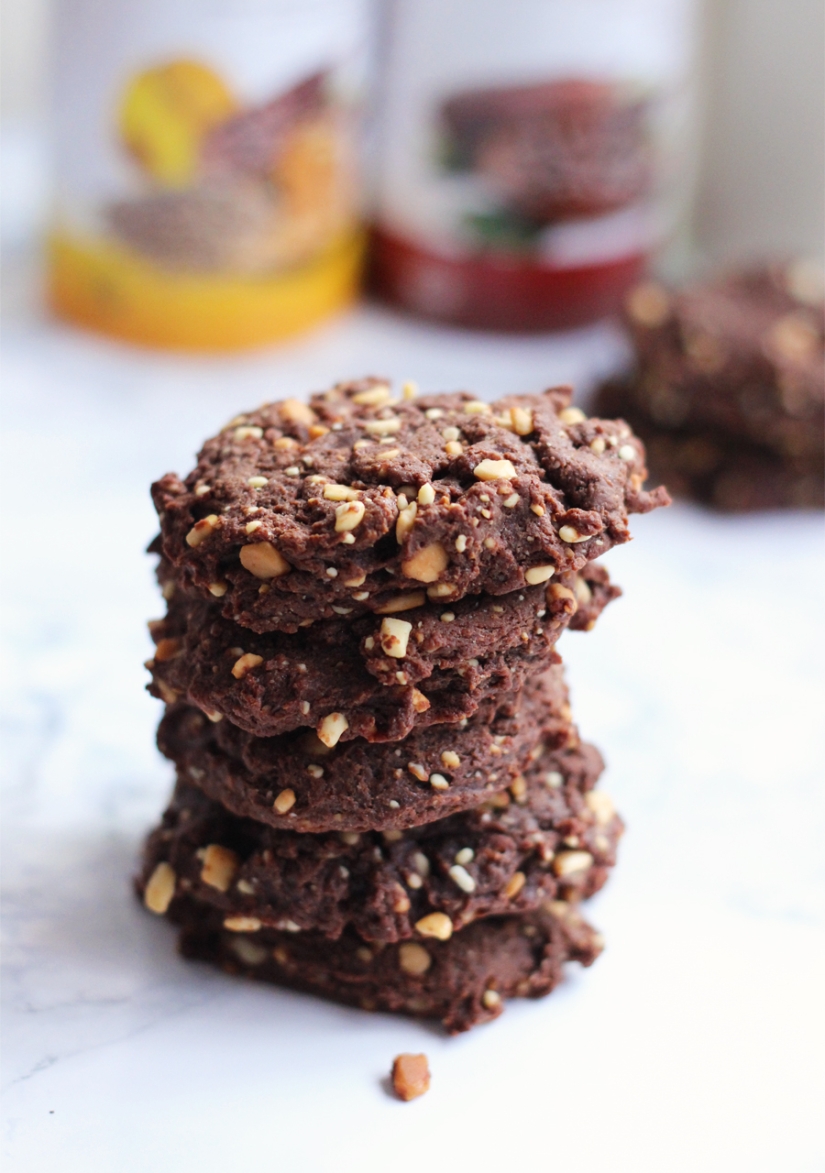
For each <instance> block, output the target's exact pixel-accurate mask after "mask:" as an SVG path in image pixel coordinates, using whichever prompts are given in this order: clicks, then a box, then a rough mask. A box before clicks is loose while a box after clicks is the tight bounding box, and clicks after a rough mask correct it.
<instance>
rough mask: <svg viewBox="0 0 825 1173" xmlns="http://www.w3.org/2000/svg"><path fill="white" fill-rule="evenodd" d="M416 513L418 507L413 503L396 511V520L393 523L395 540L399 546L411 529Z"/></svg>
mask: <svg viewBox="0 0 825 1173" xmlns="http://www.w3.org/2000/svg"><path fill="white" fill-rule="evenodd" d="M405 499H406V498H405ZM416 513H418V505H417V503H416V502H415V501H413V502H412V504H411V505H405V506H404V507H403V508H402V509H400V510H399V511H398V519H397V521H396V523H395V540H396V541H397V542H398V544H399V546H400V545H401V543H402V542H403V541H404V538H406V536H407V534H408V533H409V532H410V530H411V529H412V527H413V522H414V521H415V515H416Z"/></svg>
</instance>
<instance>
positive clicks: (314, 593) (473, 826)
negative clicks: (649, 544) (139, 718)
mask: <svg viewBox="0 0 825 1173" xmlns="http://www.w3.org/2000/svg"><path fill="white" fill-rule="evenodd" d="M645 476H646V472H645V468H644V453H643V450H642V447H641V445H640V443H639V442H638V441H637V440H636V439H635V438H634V436H633V435H632V434H631V433H630V430H629V429H628V427H627V426H626V425H625V424H623V423H621V422H616V421H612V422H611V421H603V420H596V419H590V420H588V419H586V418H585V416H584V414H583V413H582V412H581V411H580V410H579V409H578V408H575V407H571V406H570V391H569V389H568V388H556V389H553V390H550V391H548V392H546V393H545V394H544V395H541V396H520V397H511V398H508V399H504V400H501V401H499V402H498V403H494V404H487V403H482V402H480V401H478V400H476V399H474V398H473V397H472V396H471V395H469V394H465V393H460V394H451V395H434V396H427V397H417V396H416V393H415V388H414V387H413V386H412V385H406V386H405V387H404V388H403V390H402V392H401V393H400V394H399V395H398V396H397V397H394V396H393V393H392V390H391V388H390V386H389V385H388V384H387V383H386V382H385V381H383V380H379V379H364V380H361V381H358V382H352V383H346V384H341V385H338V386H336V387H333V388H332V389H331V390H330V391H327V392H326V393H324V394H319V395H316V396H314V397H313V398H312V399H311V400H310V402H309V404H307V403H304V402H302V401H298V400H289V399H287V400H285V401H283V402H279V403H274V404H269V405H267V406H264V407H262V408H260V409H259V410H258V411H254V412H250V413H248V414H245V415H242V416H238V417H237V418H236V419H234V420H232V421H231V422H230V423H229V424H228V425H227V427H226V428H224V429H223V431H222V432H221V433H220V434H219V435H218V436H216V437H214V438H213V439H211V440H209V441H208V442H207V443H206V445H205V446H204V448H203V450H202V452H201V454H200V456H199V459H198V463H197V466H196V468H195V469H194V471H193V472H192V473H190V475H189V476H188V477H187V478H186V480H185V481H181V480H180V479H179V478H178V477H177V476H174V475H171V474H170V475H168V476H165V477H163V478H162V479H161V480H160V481H159V482H158V483H157V484H156V485H155V486H154V487H153V496H154V501H155V504H156V507H157V510H158V513H159V516H160V524H161V533H160V536H159V538H158V539H157V541H156V543H154V545H153V550H155V551H156V552H157V553H159V554H160V565H159V570H158V574H159V579H160V582H161V586H162V591H163V595H164V598H165V599H166V600H167V602H168V610H167V614H166V617H165V618H164V619H162V620H159V621H157V622H153V623H152V624H150V628H151V632H152V635H153V638H154V640H155V644H156V649H155V655H154V658H153V659H152V660H150V661H149V664H148V667H149V669H150V671H151V673H152V682H151V684H150V686H149V687H150V691H151V692H152V693H153V694H154V695H155V696H157V697H159V698H160V699H161V700H163V701H164V702H165V704H166V711H165V715H164V717H163V719H162V721H161V724H160V730H159V735H158V743H159V745H160V748H161V750H162V752H163V753H164V754H165V755H166V756H167V757H168V758H170V759H171V760H172V761H173V762H174V763H175V766H176V768H177V785H176V788H175V792H174V794H173V797H172V801H171V803H170V805H169V807H168V809H167V811H166V813H165V814H164V817H163V821H162V822H161V824H160V826H159V827H158V828H157V829H156V830H155V831H153V832H152V834H151V835H150V836H149V839H148V841H147V844H146V849H145V857H144V863H143V869H142V873H141V876H140V877H139V879H138V889H139V892H140V895H141V896H142V899H143V900H144V903H145V904H146V906H147V907H148V908H149V909H150V910H151V911H153V912H155V913H159V914H165V915H167V916H168V917H169V918H170V919H171V920H173V921H174V922H175V923H177V924H178V925H179V926H180V930H181V936H180V942H181V948H182V951H183V952H184V954H185V955H187V956H189V957H197V958H202V959H205V960H210V961H213V962H216V963H218V964H219V965H221V966H222V967H223V968H224V969H227V970H230V971H233V972H238V973H243V974H245V975H248V976H250V977H255V978H258V979H263V980H267V981H273V982H277V983H279V984H283V985H289V986H293V987H297V988H300V989H308V990H313V991H316V992H318V993H321V994H324V995H326V996H329V997H332V998H336V999H339V1000H342V1001H344V1002H349V1003H353V1004H355V1005H358V1006H361V1007H364V1008H365V1009H378V1008H380V1009H388V1010H398V1011H404V1012H407V1013H412V1014H417V1015H421V1016H426V1017H434V1018H440V1019H441V1020H442V1021H443V1022H444V1024H445V1026H446V1027H447V1028H448V1029H449V1030H454V1031H455V1030H463V1029H466V1028H468V1027H470V1026H472V1025H473V1024H475V1023H477V1022H480V1021H484V1020H486V1019H489V1018H493V1017H495V1016H496V1015H498V1014H499V1013H500V1011H501V1008H502V1003H503V1000H504V999H505V998H507V997H508V996H512V995H530V996H537V995H540V994H544V993H547V992H548V991H549V990H551V989H552V988H553V986H554V985H555V984H556V983H557V982H558V981H559V979H560V976H561V972H562V965H563V963H564V962H566V961H568V960H577V961H579V962H581V963H583V964H585V965H588V964H590V963H591V962H592V961H593V960H594V958H595V957H596V956H597V954H598V952H599V949H600V943H599V938H598V936H597V934H596V933H594V931H593V930H592V929H591V928H590V927H589V926H588V925H587V924H586V922H585V921H584V920H583V919H582V917H581V916H580V913H579V904H580V901H581V900H583V899H585V898H587V897H588V896H590V895H591V894H592V893H594V892H595V891H596V890H597V889H598V888H600V887H601V885H602V884H603V883H604V881H605V879H606V877H607V874H608V871H609V869H610V868H611V866H612V865H613V863H614V860H615V852H616V843H617V840H618V838H619V836H620V834H621V831H622V823H621V821H620V819H619V817H618V816H617V815H616V814H615V812H614V810H613V807H612V805H611V803H610V801H609V799H608V798H607V796H606V795H604V794H603V793H602V792H601V791H599V790H596V789H594V787H595V785H596V782H597V780H598V778H599V775H600V773H601V770H602V760H601V757H600V756H599V753H598V751H597V750H596V749H595V748H594V747H592V746H589V745H586V744H585V743H583V742H581V741H580V739H579V736H578V732H577V730H576V727H575V725H574V724H573V721H572V717H571V713H570V708H569V704H568V697H567V691H566V688H565V684H564V679H563V675H562V665H561V660H560V657H559V655H558V653H557V651H556V643H557V641H558V638H559V636H560V635H561V633H562V631H563V630H564V629H565V628H566V627H568V626H569V627H571V628H575V629H579V630H589V629H590V628H591V627H592V626H593V624H594V623H595V621H596V618H597V616H598V615H599V613H600V612H601V610H602V609H603V608H604V607H605V605H606V604H607V603H609V602H610V601H611V600H612V599H613V598H615V597H616V595H618V593H619V592H618V590H617V589H616V588H615V587H614V586H612V585H611V583H610V581H609V578H608V576H607V573H606V571H605V570H604V569H603V568H602V567H600V566H599V565H598V564H597V563H596V562H595V561H594V560H595V559H596V558H597V557H598V556H599V555H600V554H602V553H604V552H605V551H606V550H608V549H609V548H610V547H611V546H613V545H615V544H617V543H620V542H624V541H627V540H628V538H629V533H628V514H630V513H633V512H647V511H648V510H650V509H653V508H654V507H656V506H658V505H661V504H665V503H666V502H667V495H666V493H665V492H664V490H662V489H659V490H657V491H656V492H653V493H648V492H645V491H644V490H643V488H642V485H643V482H644V479H645Z"/></svg>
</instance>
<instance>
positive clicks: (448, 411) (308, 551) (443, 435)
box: [153, 379, 668, 632]
mask: <svg viewBox="0 0 825 1173" xmlns="http://www.w3.org/2000/svg"><path fill="white" fill-rule="evenodd" d="M569 398H570V392H569V389H568V388H556V389H554V390H552V391H548V392H546V393H545V394H544V395H541V396H521V397H511V398H508V399H503V400H500V401H499V402H497V403H495V404H493V405H492V406H491V405H489V404H486V403H481V402H479V401H478V400H475V399H473V398H472V396H470V395H469V394H466V393H458V394H453V395H436V396H427V397H426V398H421V399H409V398H403V399H393V398H392V393H391V391H390V388H389V386H388V385H387V384H386V383H384V382H382V381H381V380H378V379H364V380H361V381H360V382H354V383H345V384H340V385H339V386H336V387H334V388H332V390H331V391H328V392H326V394H323V395H315V396H313V398H312V400H311V401H310V404H309V405H307V404H305V403H301V402H299V401H297V400H286V401H284V402H282V403H274V404H269V405H267V406H265V407H262V408H260V409H259V410H257V411H254V412H249V413H247V414H245V415H242V416H238V417H236V418H235V419H234V420H232V421H231V423H230V424H229V425H227V427H226V428H225V429H224V430H223V431H222V432H221V433H220V434H219V435H218V436H216V437H215V438H213V439H211V440H208V441H207V443H206V444H205V446H204V448H203V449H202V451H201V453H200V456H199V458H198V464H197V467H196V468H195V470H194V471H193V472H192V473H190V475H189V476H188V477H187V478H186V481H185V482H184V481H181V480H180V479H179V478H178V477H177V476H174V475H173V474H169V475H167V476H165V477H163V478H162V479H161V480H160V481H158V482H157V484H155V485H154V486H153V498H154V502H155V506H156V508H157V510H158V513H159V515H160V521H161V534H160V538H159V539H158V541H157V543H156V544H155V545H154V547H153V548H155V549H156V550H158V551H159V552H161V553H162V555H163V557H164V558H165V560H166V561H167V562H168V564H169V566H170V567H171V573H172V575H173V578H174V583H172V582H170V583H169V587H168V590H167V593H169V591H171V589H172V587H173V585H175V584H176V585H177V586H178V587H180V588H182V589H183V590H184V591H185V592H187V593H194V594H196V595H198V596H199V597H201V598H203V599H209V600H213V601H214V599H215V598H217V599H220V600H222V601H221V603H220V604H219V605H220V606H221V607H222V609H223V613H224V615H225V616H227V617H229V618H232V619H234V620H236V621H237V622H238V623H240V624H241V625H242V626H244V627H247V628H250V629H252V630H254V631H258V632H265V631H272V630H279V631H288V632H291V631H295V630H296V629H297V628H299V627H300V626H301V625H302V624H303V623H305V622H307V621H309V620H313V619H324V618H331V617H334V616H342V615H344V616H347V617H349V618H354V617H356V616H357V615H359V614H362V613H364V612H377V613H378V614H389V613H392V612H393V611H394V609H395V608H396V607H397V606H398V599H399V596H407V597H409V596H412V597H417V598H420V599H421V600H422V601H423V599H424V598H425V597H427V598H429V599H430V600H432V601H434V602H435V603H437V604H438V605H440V606H446V605H448V604H449V605H450V606H452V605H453V604H454V603H455V602H456V601H457V600H459V599H460V598H462V597H463V596H464V595H465V594H470V593H478V592H482V591H484V592H486V593H488V594H490V595H505V594H509V593H511V592H513V591H519V590H523V589H525V588H527V587H529V586H531V585H535V584H536V583H539V582H545V581H547V579H548V578H549V576H550V575H551V574H555V575H556V579H557V580H558V578H559V577H560V576H561V575H562V574H564V573H566V572H570V571H576V570H581V569H582V568H583V567H584V566H585V565H586V564H587V563H588V562H589V561H592V560H593V559H594V558H596V557H598V556H599V555H600V554H603V553H604V552H605V551H606V550H608V549H610V548H611V547H612V546H614V545H616V544H617V543H620V542H625V541H627V540H628V538H629V536H630V535H629V532H628V514H629V513H640V512H647V511H649V510H650V509H653V508H655V507H656V506H658V505H662V504H666V503H667V500H668V498H667V494H666V493H665V492H664V490H661V489H659V490H656V491H655V492H654V493H645V492H643V491H642V483H643V481H644V479H645V476H646V470H645V467H644V453H643V450H642V446H641V444H640V443H639V442H638V441H637V440H636V439H635V438H634V437H633V436H632V435H631V433H630V431H629V429H628V428H627V427H626V425H624V424H622V423H620V422H619V423H617V422H613V421H602V420H587V419H586V418H585V417H584V415H583V413H582V412H581V411H579V409H578V408H571V407H569V406H568V404H569Z"/></svg>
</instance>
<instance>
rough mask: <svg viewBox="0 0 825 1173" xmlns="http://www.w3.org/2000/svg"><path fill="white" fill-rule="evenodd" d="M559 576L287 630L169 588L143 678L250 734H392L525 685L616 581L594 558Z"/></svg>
mask: <svg viewBox="0 0 825 1173" xmlns="http://www.w3.org/2000/svg"><path fill="white" fill-rule="evenodd" d="M561 577H562V581H560V582H555V581H551V582H550V583H548V584H547V586H546V587H545V586H544V585H542V586H536V587H528V588H525V590H523V591H517V592H514V593H512V594H510V595H506V596H501V597H499V598H496V597H495V596H493V597H490V596H487V595H481V596H468V597H466V598H463V599H460V600H459V601H458V602H457V603H451V604H449V605H447V604H444V603H440V604H438V605H434V604H432V603H425V604H424V605H423V606H414V607H413V608H412V609H410V610H405V611H403V612H402V611H396V612H395V613H394V614H392V615H386V616H384V618H380V617H378V616H374V615H365V616H362V617H361V618H359V619H354V620H346V621H344V620H340V619H337V620H326V621H323V622H319V623H316V624H313V625H312V626H311V627H304V628H301V629H300V630H299V631H297V632H295V633H293V634H284V633H281V632H268V633H266V634H260V633H256V632H252V631H249V630H247V629H244V628H241V627H239V626H238V625H237V624H235V623H233V622H231V620H228V619H225V618H223V617H222V616H221V614H220V612H219V609H218V607H217V606H216V604H215V603H214V602H213V603H204V602H202V601H200V600H196V599H193V598H191V597H187V596H184V595H183V594H182V593H176V594H175V595H174V596H173V598H172V600H171V601H170V603H169V611H168V614H167V617H166V619H165V620H161V621H158V622H157V623H154V624H152V625H151V630H152V635H153V637H154V639H155V640H156V643H157V648H156V652H155V657H154V660H150V661H149V663H148V665H147V666H148V667H149V668H150V670H151V672H152V684H151V685H150V690H151V691H152V692H153V694H154V695H156V696H159V697H160V698H161V699H162V700H165V701H166V702H167V703H169V704H173V703H175V701H177V700H180V699H186V700H187V701H188V702H190V703H192V704H195V705H197V706H198V707H199V708H201V709H203V710H204V711H205V712H206V713H207V714H208V715H211V717H212V719H220V717H222V716H226V717H227V718H228V719H229V720H230V721H231V722H232V723H233V724H235V725H238V726H239V727H240V728H242V729H245V730H247V731H248V732H249V733H252V734H254V735H255V736H257V737H273V736H276V735H278V734H281V733H285V732H288V731H289V730H291V729H296V728H300V727H306V726H309V727H310V728H315V729H316V731H317V734H318V737H319V738H320V739H321V741H322V742H324V743H325V744H326V745H327V746H330V747H331V746H333V745H335V744H337V742H338V741H339V740H341V739H344V740H349V739H350V738H352V737H364V738H366V739H367V740H368V741H397V740H400V739H401V738H403V737H406V736H407V734H408V733H409V732H410V731H411V730H412V729H413V728H414V727H416V726H418V727H421V726H424V725H430V724H438V723H442V722H456V721H460V720H462V719H463V718H464V717H469V716H472V714H473V713H474V712H476V710H477V709H478V707H479V705H480V704H481V703H482V702H483V701H485V700H487V699H489V698H491V697H495V696H497V695H499V694H500V693H501V692H512V691H514V690H516V689H518V688H519V687H521V684H522V683H523V682H524V680H525V679H526V678H527V676H528V675H532V674H536V673H539V672H541V671H542V670H543V669H545V668H546V667H548V666H549V665H550V664H551V663H553V662H554V658H555V652H554V650H553V649H554V646H555V643H556V641H557V639H558V637H559V635H560V634H561V631H562V630H563V629H564V628H565V627H566V626H567V625H568V624H574V625H575V626H577V627H585V628H589V627H591V626H592V624H593V622H594V621H595V617H596V616H597V615H598V614H599V613H600V611H601V610H602V608H603V607H604V606H605V605H606V603H607V602H609V601H610V599H612V598H613V597H615V595H616V594H617V593H618V592H617V591H616V589H615V588H614V587H612V586H611V585H610V583H609V580H608V579H607V575H606V572H604V571H603V570H602V569H601V568H600V567H599V568H596V567H593V568H589V567H588V568H586V569H585V570H584V571H583V574H582V575H575V574H572V573H571V574H568V575H563V576H561ZM566 584H569V585H566Z"/></svg>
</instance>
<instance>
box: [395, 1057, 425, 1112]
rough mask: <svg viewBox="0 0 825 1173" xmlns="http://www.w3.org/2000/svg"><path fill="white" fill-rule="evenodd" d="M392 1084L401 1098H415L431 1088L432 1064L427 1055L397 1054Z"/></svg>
mask: <svg viewBox="0 0 825 1173" xmlns="http://www.w3.org/2000/svg"><path fill="white" fill-rule="evenodd" d="M392 1086H393V1091H394V1092H395V1094H396V1095H397V1096H398V1098H399V1100H405V1101H407V1100H414V1099H416V1097H417V1096H423V1095H424V1093H425V1092H427V1091H429V1090H430V1065H429V1063H428V1061H427V1056H426V1055H396V1057H395V1059H393V1063H392Z"/></svg>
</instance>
